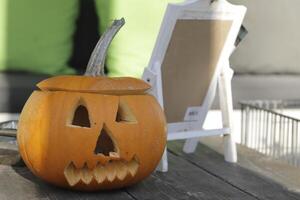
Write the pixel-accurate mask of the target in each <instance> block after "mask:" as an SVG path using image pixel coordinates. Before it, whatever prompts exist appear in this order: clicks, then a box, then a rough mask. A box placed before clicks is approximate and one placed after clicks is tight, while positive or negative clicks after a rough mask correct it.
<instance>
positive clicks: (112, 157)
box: [18, 20, 166, 191]
mask: <svg viewBox="0 0 300 200" xmlns="http://www.w3.org/2000/svg"><path fill="white" fill-rule="evenodd" d="M116 23H120V22H119V21H118V20H117V21H116V22H115V23H114V25H113V26H112V28H111V29H110V30H109V31H108V32H107V33H106V34H105V35H104V38H102V39H100V41H99V42H100V43H101V40H102V42H103V41H105V40H108V39H106V38H105V37H107V35H108V36H111V35H112V33H111V31H112V30H113V34H115V33H116V32H117V30H116V29H114V28H113V27H114V26H116ZM117 25H118V24H117ZM120 26H121V25H118V27H117V29H119V28H120ZM111 39H112V37H110V38H109V40H110V41H111ZM110 41H109V42H110ZM106 44H107V42H106ZM102 46H103V45H101V44H100V45H99V43H98V44H97V46H96V48H95V50H94V53H93V54H92V57H91V60H93V59H94V60H96V62H97V63H98V64H97V65H94V64H93V63H94V62H93V61H92V62H89V65H88V70H90V71H89V72H86V75H87V76H58V77H53V78H50V79H47V80H44V81H42V82H40V83H39V84H38V85H37V86H38V88H39V89H40V91H34V92H33V94H32V95H31V96H30V98H29V99H28V101H27V103H26V104H25V106H24V108H23V111H22V113H21V116H20V121H19V127H18V144H19V149H20V154H21V156H22V158H23V160H24V161H25V163H26V165H27V166H28V167H29V169H30V170H31V171H32V172H33V173H34V174H35V175H37V176H39V177H41V178H42V179H44V180H46V181H48V182H50V183H53V184H55V185H58V186H62V187H68V188H72V189H78V190H90V191H91V190H99V189H113V188H120V187H124V186H128V185H131V184H134V183H136V182H138V181H140V180H142V179H144V178H145V177H147V176H148V175H149V174H150V173H151V172H152V171H153V170H154V169H155V167H156V166H157V164H158V162H159V160H160V158H161V155H162V153H163V150H164V147H165V143H166V126H165V118H164V115H163V112H162V110H161V108H160V106H159V104H158V103H157V101H156V100H155V98H154V97H152V96H151V95H148V94H146V90H147V89H149V88H150V87H149V85H148V84H147V83H145V82H143V81H142V80H139V79H135V78H126V77H124V78H107V77H103V76H97V75H98V73H99V72H101V71H103V70H102V67H103V59H104V58H103V57H104V56H105V53H104V54H102V58H101V59H98V60H97V59H95V57H94V56H95V52H97V51H99V49H100V51H103V47H102ZM107 46H108V45H107ZM101 48H102V49H101ZM106 49H107V47H105V48H104V50H105V51H106ZM99 60H100V61H101V63H100V68H101V69H99ZM91 63H92V64H91ZM93 66H96V68H97V69H96V68H95V67H93ZM88 70H87V71H88ZM95 71H97V73H95ZM89 73H90V74H89ZM94 76H96V77H94Z"/></svg>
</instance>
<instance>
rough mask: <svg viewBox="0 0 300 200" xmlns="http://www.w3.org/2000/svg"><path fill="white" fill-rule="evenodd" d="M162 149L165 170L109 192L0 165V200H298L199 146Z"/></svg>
mask: <svg viewBox="0 0 300 200" xmlns="http://www.w3.org/2000/svg"><path fill="white" fill-rule="evenodd" d="M168 147H169V164H170V169H169V172H167V173H160V172H155V173H153V174H152V175H151V176H150V177H149V178H147V179H146V180H145V181H143V182H141V183H139V184H137V185H135V186H132V187H129V188H125V189H121V190H115V191H110V192H95V193H82V192H74V191H69V190H64V189H60V188H57V187H54V186H51V185H48V184H46V183H44V182H43V181H41V180H39V179H38V178H36V177H35V176H33V175H32V174H31V172H30V171H28V169H27V168H25V167H11V166H7V165H0V200H19V199H20V200H23V199H24V200H25V199H26V200H31V199H34V200H37V199H43V200H44V199H45V200H50V199H51V200H52V199H55V200H69V199H70V200H71V199H72V200H77V199H80V200H93V199H95V200H96V199H97V200H99V199H101V200H105V199H107V200H123V199H124V200H127V199H128V200H137V199H145V200H146V199H148V200H159V199H164V200H167V199H190V200H194V199H209V200H217V199H228V200H235V199H236V200H257V199H268V200H277V199H278V200H289V199H291V200H292V199H293V200H295V199H299V200H300V195H299V194H296V193H293V192H289V191H287V190H286V189H285V188H283V187H282V186H280V185H279V184H276V183H274V182H273V181H272V180H269V179H267V178H264V177H262V176H260V175H258V174H255V173H253V172H251V171H248V170H246V169H244V168H241V167H240V166H238V165H236V164H229V163H226V162H224V160H223V156H221V155H219V154H217V153H216V152H214V151H212V150H210V149H208V148H207V147H205V146H203V145H199V147H198V149H197V152H196V153H194V154H189V155H187V154H184V153H182V151H181V147H182V143H180V142H171V143H169V146H168Z"/></svg>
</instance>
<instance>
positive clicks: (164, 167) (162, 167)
mask: <svg viewBox="0 0 300 200" xmlns="http://www.w3.org/2000/svg"><path fill="white" fill-rule="evenodd" d="M156 170H157V171H160V172H167V171H168V152H167V147H166V148H165V151H164V154H163V156H162V158H161V160H160V162H159V165H158V166H157V168H156Z"/></svg>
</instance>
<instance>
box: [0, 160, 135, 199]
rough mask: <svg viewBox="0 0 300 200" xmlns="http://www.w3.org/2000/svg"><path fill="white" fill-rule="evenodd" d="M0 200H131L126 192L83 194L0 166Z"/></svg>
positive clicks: (20, 168)
mask: <svg viewBox="0 0 300 200" xmlns="http://www.w3.org/2000/svg"><path fill="white" fill-rule="evenodd" d="M0 180H1V181H0V191H1V192H0V199H1V200H29V199H30V200H33V199H34V200H38V199H42V200H50V199H53V200H99V199H101V200H106V199H107V200H108V199H109V200H132V199H133V198H131V197H130V196H129V195H128V194H127V193H126V191H124V190H118V191H110V192H97V193H83V192H75V191H71V190H66V189H61V188H57V187H54V186H52V185H49V184H47V183H45V182H43V181H41V180H40V179H38V178H37V177H36V176H34V175H33V174H32V173H31V172H30V171H29V170H28V169H27V168H25V167H16V168H12V167H10V166H4V165H1V166H0Z"/></svg>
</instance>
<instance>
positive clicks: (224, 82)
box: [218, 62, 237, 163]
mask: <svg viewBox="0 0 300 200" xmlns="http://www.w3.org/2000/svg"><path fill="white" fill-rule="evenodd" d="M232 76H233V71H232V70H231V69H230V67H229V62H228V66H227V67H224V69H223V71H222V72H221V75H220V77H219V80H218V81H219V84H218V85H219V98H220V108H221V111H222V121H223V127H229V128H230V133H228V134H226V135H224V139H223V140H224V157H225V160H226V161H227V162H233V163H235V162H237V152H236V144H235V141H234V137H233V133H234V132H233V128H234V127H233V106H232V91H231V79H232Z"/></svg>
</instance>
